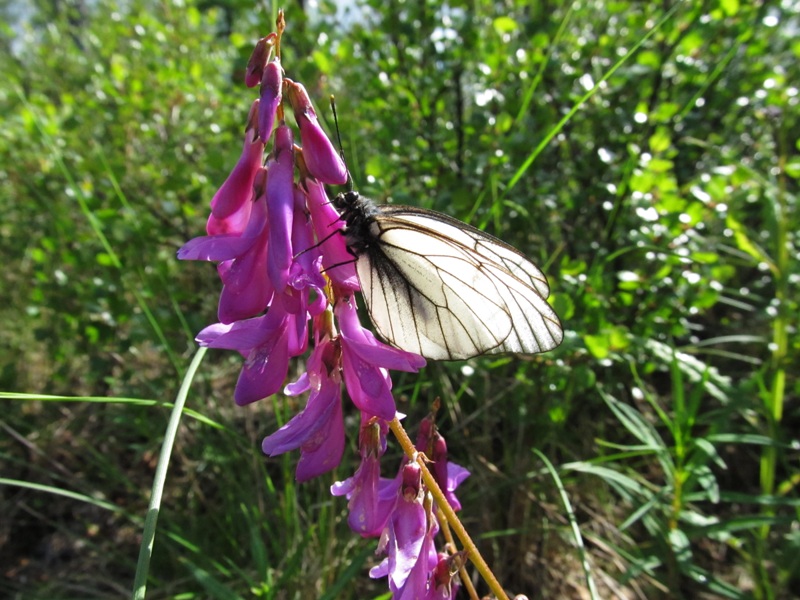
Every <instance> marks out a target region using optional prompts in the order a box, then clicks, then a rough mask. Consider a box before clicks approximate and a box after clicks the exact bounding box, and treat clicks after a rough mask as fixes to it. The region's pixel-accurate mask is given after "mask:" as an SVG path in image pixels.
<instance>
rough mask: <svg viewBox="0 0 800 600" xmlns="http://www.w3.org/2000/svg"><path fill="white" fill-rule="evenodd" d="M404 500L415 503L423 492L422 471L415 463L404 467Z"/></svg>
mask: <svg viewBox="0 0 800 600" xmlns="http://www.w3.org/2000/svg"><path fill="white" fill-rule="evenodd" d="M402 489H403V498H404V499H405V500H406V501H408V502H413V501H414V500H416V499H417V498H419V495H420V492H421V491H422V471H421V469H420V468H419V465H418V464H417V463H415V462H412V463H408V464H407V465H405V466H404V467H403V488H402Z"/></svg>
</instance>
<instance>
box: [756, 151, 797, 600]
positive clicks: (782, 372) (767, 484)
mask: <svg viewBox="0 0 800 600" xmlns="http://www.w3.org/2000/svg"><path fill="white" fill-rule="evenodd" d="M785 156H786V153H785V152H781V155H780V167H781V172H783V167H784V166H785V162H786V160H785ZM788 209H789V207H788V204H787V202H786V192H785V182H784V178H783V176H782V175H781V177H780V179H779V184H778V189H777V198H776V200H775V203H774V219H775V262H774V273H775V299H776V300H777V301H778V314H777V316H776V317H775V321H774V322H773V324H772V361H771V367H772V385H771V387H770V390H769V394H768V395H767V397H766V399H765V402H764V404H765V409H766V417H767V434H768V435H769V437H770V439H772V440H774V441H777V440H778V438H779V436H780V424H781V419H782V418H783V404H784V396H785V391H786V367H785V366H784V365H785V361H786V357H787V352H788V347H789V335H788V332H789V310H788V304H787V303H788V301H789V294H788V292H789V243H788V242H789V239H788V235H789V232H788V227H787V220H788V219H787V217H788V214H787V213H788ZM777 464H778V447H777V445H774V444H773V445H770V446H767V447H765V448H764V450H763V452H762V453H761V465H760V466H761V472H760V481H761V493H762V494H763V495H765V496H771V495H773V494H774V493H775V473H776V471H777ZM761 514H762V515H764V516H767V517H771V516H774V514H775V508H774V507H773V506H770V505H764V506H763V507H762V509H761ZM770 530H771V528H770V526H769V525H768V524H765V525H763V526H762V527H761V529H760V531H759V536H758V540H757V543H756V553H755V560H756V564H755V565H754V567H755V570H756V574H757V577H756V581H757V582H758V585H757V592H758V595H759V597H761V598H765V599H767V600H771V599H772V598H773V597H774V591H773V588H772V586H771V585H770V583H769V576H768V574H767V573H766V572H765V570H764V568H763V565H764V559H765V558H766V556H765V554H766V550H767V545H768V538H769V535H770Z"/></svg>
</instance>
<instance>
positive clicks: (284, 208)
mask: <svg viewBox="0 0 800 600" xmlns="http://www.w3.org/2000/svg"><path fill="white" fill-rule="evenodd" d="M273 153H274V157H273V158H272V159H270V161H269V162H268V163H267V215H268V217H269V253H268V255H267V272H268V273H269V278H270V279H271V280H272V285H274V286H275V290H276V291H277V292H279V293H283V292H284V290H285V289H286V286H287V285H288V283H289V268H290V267H291V266H292V257H293V252H292V221H293V217H294V183H293V182H292V178H293V176H294V148H293V147H292V130H291V129H289V127H287V126H286V124H282V125H280V126H279V127H278V129H277V130H276V132H275V150H274V151H273Z"/></svg>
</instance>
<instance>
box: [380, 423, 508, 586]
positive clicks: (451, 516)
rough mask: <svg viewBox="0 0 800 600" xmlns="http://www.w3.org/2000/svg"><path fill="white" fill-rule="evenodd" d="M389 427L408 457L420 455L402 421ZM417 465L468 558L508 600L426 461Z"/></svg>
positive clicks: (486, 579) (418, 462)
mask: <svg viewBox="0 0 800 600" xmlns="http://www.w3.org/2000/svg"><path fill="white" fill-rule="evenodd" d="M389 427H390V428H391V430H392V433H394V435H395V437H396V438H397V441H398V442H400V446H401V447H402V448H403V452H405V453H406V455H407V456H408V457H409V458H411V459H412V460H413V459H414V457H415V456H418V454H419V453H418V452H417V449H416V448H415V447H414V443H413V442H412V441H411V438H410V437H408V434H407V433H406V430H405V429H403V426H402V425H401V424H400V421H398V420H397V417H395V418H394V419H392V421H391V423H389ZM417 464H419V467H420V469H421V471H422V479H423V481H424V482H425V485H426V486H427V488H428V490H429V491H430V493H431V494H432V495H433V498H434V500H436V504H437V506H438V507H439V510H440V511H441V512H442V513H443V514H444V516H445V518H446V519H447V522H448V523H449V524H450V527H451V528H452V529H453V531H455V532H456V536H458V539H459V540H461V543H462V544H463V545H464V549H465V550H466V551H467V556H468V557H469V559H470V560H471V561H472V563H473V564H474V565H475V568H476V569H477V570H478V573H480V574H481V577H483V580H484V581H485V582H486V584H487V585H488V586H489V589H490V590H491V591H492V593H493V594H494V595H495V597H496V598H497V599H498V600H508V596H507V595H506V593H505V591H503V588H502V586H501V585H500V582H499V581H497V578H496V577H495V576H494V573H492V570H491V569H490V568H489V565H487V564H486V561H485V560H483V557H482V556H481V553H480V552H478V547H477V546H476V545H475V542H473V541H472V538H471V537H469V534H468V533H467V530H466V529H464V526H463V525H462V524H461V521H460V520H459V518H458V517H457V516H456V513H455V511H454V510H453V507H452V506H450V503H449V502H448V501H447V498H445V496H444V493H443V492H442V490H441V489H440V488H439V485H438V484H437V483H436V480H435V479H434V478H433V475H432V474H431V472H430V471H429V470H428V467H427V465H426V464H425V461H424V460H419V458H417Z"/></svg>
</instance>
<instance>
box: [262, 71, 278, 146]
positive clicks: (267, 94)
mask: <svg viewBox="0 0 800 600" xmlns="http://www.w3.org/2000/svg"><path fill="white" fill-rule="evenodd" d="M282 99H283V69H282V68H281V61H280V60H278V59H277V58H274V59H273V60H272V61H271V62H270V63H269V64H268V65H267V66H266V67H264V73H263V76H262V77H261V98H260V100H261V102H260V104H259V106H258V134H259V136H260V137H261V141H262V142H264V143H265V144H266V143H267V141H268V140H269V138H270V136H271V135H272V127H273V126H274V125H275V113H276V111H277V110H278V107H279V106H280V105H281V100H282Z"/></svg>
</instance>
